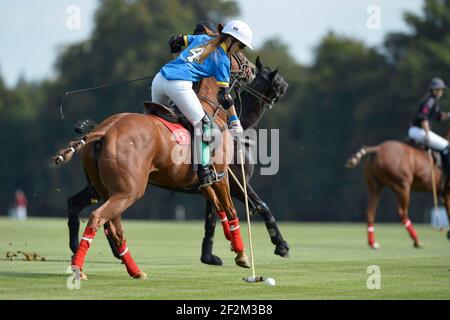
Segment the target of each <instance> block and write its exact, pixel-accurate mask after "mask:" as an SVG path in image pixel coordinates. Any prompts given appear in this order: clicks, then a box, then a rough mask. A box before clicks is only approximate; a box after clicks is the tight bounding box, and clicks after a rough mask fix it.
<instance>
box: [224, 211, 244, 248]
mask: <svg viewBox="0 0 450 320" xmlns="http://www.w3.org/2000/svg"><path fill="white" fill-rule="evenodd" d="M228 224H229V225H230V232H231V246H232V247H233V250H234V252H236V253H241V252H244V243H243V242H242V238H241V229H240V228H239V219H238V218H236V219H234V220H231V221H229V222H228Z"/></svg>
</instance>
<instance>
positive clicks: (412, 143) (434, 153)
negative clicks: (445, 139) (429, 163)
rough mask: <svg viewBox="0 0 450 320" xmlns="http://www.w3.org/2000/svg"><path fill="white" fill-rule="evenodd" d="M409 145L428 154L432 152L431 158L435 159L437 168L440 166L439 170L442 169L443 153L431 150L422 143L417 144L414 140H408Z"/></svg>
mask: <svg viewBox="0 0 450 320" xmlns="http://www.w3.org/2000/svg"><path fill="white" fill-rule="evenodd" d="M407 144H408V145H409V146H411V147H413V148H415V149H418V150H421V151H425V152H428V150H431V156H432V158H433V162H434V163H435V164H436V166H438V167H439V168H441V169H442V161H443V160H442V156H441V153H440V152H439V151H436V150H434V149H431V148H430V147H428V146H427V145H426V144H425V143H420V142H416V141H414V140H412V139H408V140H407Z"/></svg>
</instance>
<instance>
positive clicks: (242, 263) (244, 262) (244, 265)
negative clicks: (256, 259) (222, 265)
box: [234, 252, 250, 269]
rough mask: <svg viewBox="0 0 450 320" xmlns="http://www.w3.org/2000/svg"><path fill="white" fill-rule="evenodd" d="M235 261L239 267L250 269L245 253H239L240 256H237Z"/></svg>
mask: <svg viewBox="0 0 450 320" xmlns="http://www.w3.org/2000/svg"><path fill="white" fill-rule="evenodd" d="M234 261H236V264H237V265H238V266H239V267H242V268H247V269H249V268H250V261H249V260H248V257H247V255H246V254H245V253H243V252H241V253H238V255H237V256H236V258H235V259H234Z"/></svg>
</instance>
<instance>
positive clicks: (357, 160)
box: [345, 146, 378, 168]
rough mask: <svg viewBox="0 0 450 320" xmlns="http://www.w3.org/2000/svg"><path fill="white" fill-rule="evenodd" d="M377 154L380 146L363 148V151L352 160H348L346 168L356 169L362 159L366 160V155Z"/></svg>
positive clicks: (357, 153) (359, 151)
mask: <svg viewBox="0 0 450 320" xmlns="http://www.w3.org/2000/svg"><path fill="white" fill-rule="evenodd" d="M377 152H378V146H374V147H367V146H363V147H361V149H359V150H358V152H356V153H355V154H354V155H353V156H352V157H351V158H350V159H348V160H347V162H346V163H345V166H346V167H347V168H354V167H356V166H357V165H358V164H359V163H360V162H361V160H362V158H364V157H365V156H366V155H368V154H371V153H377Z"/></svg>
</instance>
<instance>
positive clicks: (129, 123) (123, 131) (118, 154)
mask: <svg viewBox="0 0 450 320" xmlns="http://www.w3.org/2000/svg"><path fill="white" fill-rule="evenodd" d="M230 58H231V69H232V70H240V71H241V72H240V73H239V75H240V76H241V77H245V80H246V81H247V82H249V81H251V80H252V79H253V77H254V73H253V69H252V70H249V68H250V66H251V63H250V62H249V61H248V60H247V58H246V57H245V56H244V55H243V54H242V53H238V54H235V55H233V56H232V57H230ZM218 89H219V88H218V86H217V84H216V81H215V79H214V78H207V79H204V80H202V81H201V82H200V84H199V88H198V96H199V97H202V98H201V103H202V105H203V108H204V110H205V112H207V113H208V114H209V115H214V116H213V118H214V120H215V123H216V125H217V126H218V127H219V128H220V129H221V133H220V135H219V136H220V143H219V145H218V146H217V147H216V148H215V154H214V156H213V157H212V164H213V165H214V168H215V170H216V171H217V172H219V173H220V172H223V173H225V176H224V178H223V179H222V180H220V181H219V182H216V183H214V184H213V185H211V186H208V187H206V188H203V189H202V192H203V195H204V196H205V197H207V198H208V199H209V201H211V203H213V205H214V208H215V210H216V211H217V212H225V214H226V216H227V218H228V221H229V224H228V225H227V226H224V232H225V235H226V238H227V239H228V240H229V241H231V246H232V249H233V251H234V252H235V253H236V258H235V262H236V264H237V265H238V266H240V267H244V268H249V267H250V264H249V260H248V257H247V255H246V254H245V252H244V245H243V242H242V238H241V235H240V228H239V219H238V218H237V214H236V209H235V207H234V204H233V202H232V200H231V195H230V187H229V182H228V175H227V167H228V162H229V161H230V160H229V159H232V157H233V155H232V153H233V147H232V146H233V139H232V137H231V136H230V134H229V133H228V131H227V130H226V127H227V115H226V113H225V112H224V111H223V110H222V109H219V107H218V105H219V104H218V102H217V93H218ZM230 145H231V147H230ZM173 150H177V153H179V152H182V153H183V154H184V155H190V154H191V147H190V146H189V145H184V146H180V145H177V143H176V141H174V139H173V138H172V133H171V132H170V131H169V130H167V128H166V127H165V125H164V124H163V123H162V122H161V121H159V120H158V119H157V118H156V117H154V116H149V115H144V114H135V113H121V114H116V115H113V116H111V117H109V118H107V119H106V120H104V121H103V122H102V123H100V124H99V125H98V126H97V127H96V128H95V129H94V130H93V131H92V132H90V133H89V134H87V135H86V136H85V137H84V138H83V139H80V140H76V141H73V142H71V144H70V147H69V148H66V149H63V150H61V151H60V152H59V153H58V154H57V156H55V158H54V161H55V164H56V165H59V164H61V163H64V162H67V161H69V160H70V159H71V158H72V156H73V154H74V153H75V152H77V151H80V152H81V158H82V162H83V167H84V170H85V172H86V175H87V177H88V179H89V181H90V182H91V183H92V184H93V185H94V186H95V189H96V190H97V192H98V193H99V194H100V196H101V197H102V199H103V201H104V203H103V204H102V205H101V206H100V207H99V208H98V209H96V210H94V211H93V212H92V213H91V214H90V217H89V221H88V224H87V226H86V229H85V231H84V234H83V237H82V239H81V241H80V245H79V247H78V250H77V251H76V253H75V255H74V257H73V259H72V266H73V269H74V270H77V269H79V271H81V270H82V267H83V264H84V260H85V256H86V254H87V251H88V250H89V248H90V245H91V243H92V241H93V239H94V237H95V234H96V232H97V230H98V229H99V228H100V227H102V226H103V225H104V224H105V223H108V225H109V227H108V229H107V232H108V237H109V238H110V239H111V241H112V242H113V243H114V246H115V248H118V254H119V256H120V257H121V259H122V262H123V263H124V264H125V267H126V269H127V271H128V273H129V275H130V276H131V277H133V278H137V279H145V278H146V277H147V276H146V274H145V273H144V272H142V271H141V270H140V269H139V267H138V266H137V264H136V263H135V262H134V260H133V258H132V257H131V254H130V251H129V249H128V247H127V244H126V240H125V237H124V231H123V228H122V225H121V214H122V213H123V212H124V211H125V210H126V209H127V208H128V207H130V206H131V205H132V204H133V203H135V202H136V201H137V200H138V199H139V198H141V197H142V196H143V195H144V193H145V189H146V187H147V185H148V184H153V185H158V186H161V187H166V188H174V189H184V188H186V187H190V186H193V185H197V184H198V179H197V174H196V172H195V171H194V170H192V165H191V164H187V163H184V162H183V161H174V159H173ZM82 278H85V275H84V274H83V273H82Z"/></svg>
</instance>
